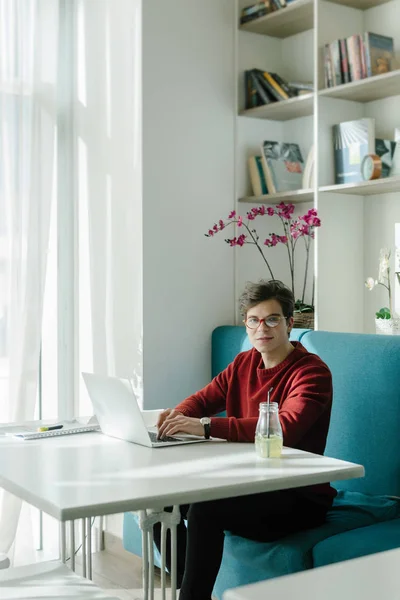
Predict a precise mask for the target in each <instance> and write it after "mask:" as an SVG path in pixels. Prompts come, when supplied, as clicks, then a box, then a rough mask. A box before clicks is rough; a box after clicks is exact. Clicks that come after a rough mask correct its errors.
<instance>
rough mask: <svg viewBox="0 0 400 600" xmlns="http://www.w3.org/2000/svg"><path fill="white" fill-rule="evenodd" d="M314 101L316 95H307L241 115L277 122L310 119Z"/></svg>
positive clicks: (245, 111)
mask: <svg viewBox="0 0 400 600" xmlns="http://www.w3.org/2000/svg"><path fill="white" fill-rule="evenodd" d="M313 99H314V94H306V95H304V96H299V97H298V98H290V99H289V100H281V101H279V102H273V103H272V104H266V105H264V106H256V107H255V108H249V109H247V110H242V111H241V112H240V115H241V116H242V117H250V118H251V119H273V120H277V121H289V120H291V119H298V118H300V117H308V116H310V115H312V114H313V110H314V108H313Z"/></svg>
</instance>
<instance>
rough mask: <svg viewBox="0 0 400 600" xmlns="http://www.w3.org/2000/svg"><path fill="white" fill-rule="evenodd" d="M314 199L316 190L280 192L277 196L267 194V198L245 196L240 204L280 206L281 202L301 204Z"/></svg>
mask: <svg viewBox="0 0 400 600" xmlns="http://www.w3.org/2000/svg"><path fill="white" fill-rule="evenodd" d="M313 199H314V190H295V191H293V192H278V193H277V194H266V195H265V196H245V197H244V198H240V200H239V202H247V203H249V204H279V202H291V203H292V204H299V203H301V202H310V201H312V200H313Z"/></svg>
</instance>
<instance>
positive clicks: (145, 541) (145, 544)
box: [139, 510, 149, 600]
mask: <svg viewBox="0 0 400 600" xmlns="http://www.w3.org/2000/svg"><path fill="white" fill-rule="evenodd" d="M146 519H147V513H146V511H145V510H141V511H139V524H140V528H141V530H142V557H143V573H142V582H143V594H144V600H149V560H148V557H149V538H148V535H147V528H146V525H145V523H146Z"/></svg>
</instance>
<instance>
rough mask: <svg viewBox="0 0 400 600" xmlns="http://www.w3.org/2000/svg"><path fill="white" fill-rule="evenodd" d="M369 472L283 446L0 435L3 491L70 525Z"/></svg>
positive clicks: (94, 436) (99, 435) (89, 435)
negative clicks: (149, 444) (262, 451)
mask: <svg viewBox="0 0 400 600" xmlns="http://www.w3.org/2000/svg"><path fill="white" fill-rule="evenodd" d="M363 475H364V468H363V467H362V466H360V465H356V464H353V463H349V462H344V461H340V460H336V459H333V458H328V457H324V456H318V455H316V454H310V453H308V452H303V451H300V450H293V449H290V448H284V450H283V455H282V457H281V458H280V459H276V458H275V459H259V458H257V457H256V455H255V450H254V444H243V443H228V442H223V441H219V442H218V441H210V442H204V443H199V444H190V445H183V446H172V447H163V448H146V447H144V446H139V445H137V444H131V443H129V442H125V441H122V440H118V439H115V438H111V437H107V436H105V435H103V434H102V433H99V432H92V433H84V434H75V435H68V436H59V437H54V438H44V439H37V440H21V439H17V438H12V437H9V436H0V486H1V487H3V488H4V489H5V490H7V491H9V492H11V493H13V494H15V495H16V496H18V497H20V498H21V499H22V500H24V501H26V502H28V503H29V504H31V505H33V506H35V507H36V508H39V509H41V510H43V511H44V512H46V513H48V514H49V515H51V516H53V517H55V518H56V519H59V520H61V521H66V520H70V519H79V518H83V517H89V516H98V515H107V514H116V513H121V512H125V511H134V510H139V509H144V508H160V507H163V506H168V505H173V504H185V503H190V502H196V501H197V502H199V501H204V500H216V499H219V498H229V497H233V496H243V495H247V494H253V493H258V492H268V491H275V490H283V489H287V488H294V487H301V486H306V485H312V484H317V483H324V482H327V481H336V480H339V479H351V478H353V477H362V476H363Z"/></svg>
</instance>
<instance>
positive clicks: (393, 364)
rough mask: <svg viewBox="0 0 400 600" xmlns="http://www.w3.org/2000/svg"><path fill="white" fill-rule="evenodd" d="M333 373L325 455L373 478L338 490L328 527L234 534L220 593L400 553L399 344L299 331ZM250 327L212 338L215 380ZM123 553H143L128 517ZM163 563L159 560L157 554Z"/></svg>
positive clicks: (227, 329) (245, 345) (392, 339)
mask: <svg viewBox="0 0 400 600" xmlns="http://www.w3.org/2000/svg"><path fill="white" fill-rule="evenodd" d="M292 339H297V340H300V341H301V343H302V344H303V345H304V346H305V347H306V348H307V349H308V350H309V351H310V352H313V353H315V354H318V356H320V357H321V358H322V359H323V360H324V361H325V362H326V363H327V364H328V366H329V367H330V369H331V371H332V376H333V387H334V402H333V409H332V418H331V426H330V430H329V436H328V441H327V447H326V455H328V456H332V457H335V458H340V459H343V460H349V461H352V462H356V463H360V464H362V465H364V467H365V470H366V476H365V478H363V479H354V480H349V481H341V482H338V483H337V484H335V483H334V485H335V487H336V488H337V490H338V495H337V498H336V499H335V502H334V506H333V508H332V510H331V511H330V512H329V513H328V518H327V522H326V523H325V524H324V525H322V526H321V527H317V528H315V529H310V530H307V531H305V532H301V533H297V534H296V535H291V536H288V537H286V538H283V539H281V540H279V541H278V542H274V543H260V542H254V541H251V540H247V539H244V538H241V537H238V536H235V535H232V534H231V533H229V532H227V534H226V537H225V546H224V555H223V560H222V564H221V569H220V572H219V575H218V578H217V581H216V585H215V589H214V594H215V596H217V597H218V598H221V597H222V594H223V592H224V591H225V590H226V589H228V588H232V587H237V586H239V585H245V584H248V583H254V582H256V581H261V580H265V579H269V578H272V577H277V576H280V575H286V574H289V573H294V572H297V571H302V570H305V569H309V568H312V567H318V566H322V565H327V564H330V563H334V562H339V561H343V560H347V559H351V558H355V557H359V556H363V555H366V554H371V553H374V552H380V551H383V550H389V549H392V548H395V547H399V546H400V498H399V497H400V435H399V428H400V337H398V336H376V335H362V334H346V333H330V332H325V331H310V330H299V329H298V330H293V332H292ZM249 348H250V344H249V341H248V339H247V336H246V332H245V329H244V328H243V327H234V326H224V327H218V328H217V329H216V330H215V331H214V332H213V335H212V374H213V376H215V375H216V374H217V373H219V372H220V371H221V370H222V369H224V368H225V367H226V365H227V364H229V363H230V362H231V361H232V360H233V358H234V357H235V356H236V354H237V353H238V352H242V351H244V350H248V349H249ZM123 541H124V547H125V548H126V549H127V550H129V551H131V552H133V553H135V554H138V555H140V554H141V536H140V531H139V528H138V525H137V522H136V520H135V517H134V516H133V515H132V514H126V515H125V516H124V531H123ZM155 561H156V564H158V565H159V564H160V563H159V556H158V553H157V551H155Z"/></svg>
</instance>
